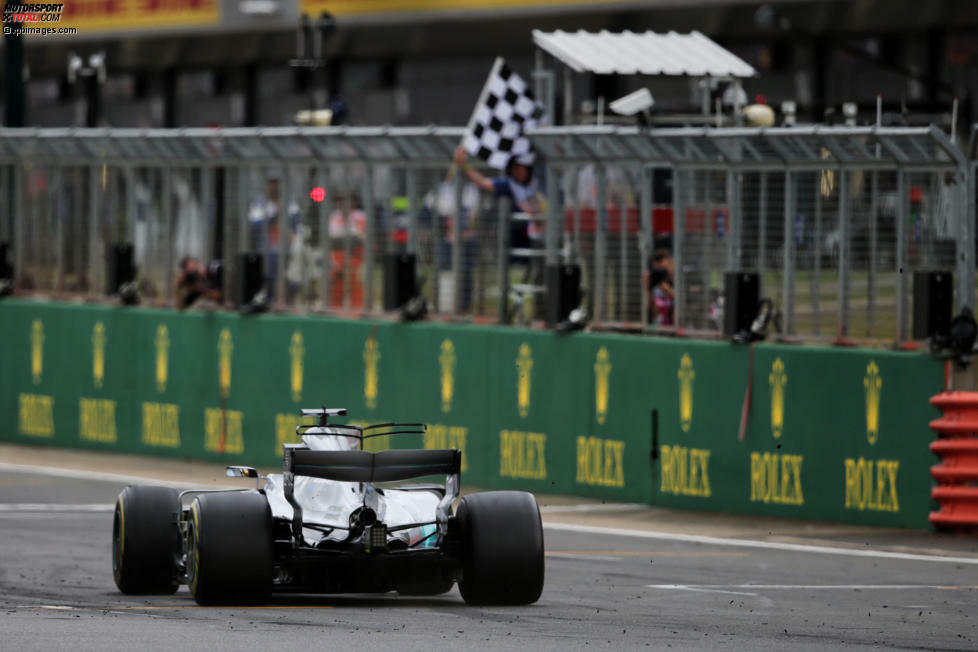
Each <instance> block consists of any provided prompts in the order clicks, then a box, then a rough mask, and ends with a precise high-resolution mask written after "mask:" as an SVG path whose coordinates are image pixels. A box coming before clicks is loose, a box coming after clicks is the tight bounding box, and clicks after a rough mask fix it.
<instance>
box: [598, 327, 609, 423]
mask: <svg viewBox="0 0 978 652" xmlns="http://www.w3.org/2000/svg"><path fill="white" fill-rule="evenodd" d="M609 357H610V356H609V355H608V349H606V348H605V347H603V346H602V347H601V348H600V349H598V355H597V359H596V360H595V362H594V411H595V416H596V417H597V420H598V423H602V424H603V423H604V422H605V419H607V417H608V377H609V376H610V375H611V363H610V362H609Z"/></svg>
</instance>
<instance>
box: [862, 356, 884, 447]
mask: <svg viewBox="0 0 978 652" xmlns="http://www.w3.org/2000/svg"><path fill="white" fill-rule="evenodd" d="M863 388H864V389H865V390H866V439H867V440H869V443H870V444H875V443H876V440H877V438H879V435H880V394H881V393H882V391H881V390H882V389H883V378H882V377H881V376H880V368H879V367H878V366H876V361H875V360H870V361H869V364H868V365H867V366H866V376H865V377H864V378H863Z"/></svg>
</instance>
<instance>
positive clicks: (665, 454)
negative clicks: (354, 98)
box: [0, 300, 943, 528]
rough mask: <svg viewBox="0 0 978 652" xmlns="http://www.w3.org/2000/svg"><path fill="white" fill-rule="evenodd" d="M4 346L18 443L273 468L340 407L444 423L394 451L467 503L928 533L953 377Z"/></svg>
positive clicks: (328, 340)
mask: <svg viewBox="0 0 978 652" xmlns="http://www.w3.org/2000/svg"><path fill="white" fill-rule="evenodd" d="M0 335H2V336H0V410H2V414H4V415H6V419H5V423H4V426H3V428H2V429H0V439H3V440H6V441H10V442H16V443H22V444H37V445H52V446H60V447H78V448H92V449H102V450H112V451H121V452H127V453H140V454H149V455H167V456H174V457H186V458H193V459H204V460H213V461H217V460H220V461H226V462H228V463H246V464H252V465H257V466H261V465H275V464H277V463H279V461H280V460H281V444H282V443H285V442H291V441H295V435H294V429H295V426H296V424H297V423H298V422H299V420H298V417H297V414H298V409H299V408H300V407H317V406H321V405H327V406H330V407H347V408H348V409H349V418H348V420H349V421H354V422H370V423H376V422H381V421H386V420H399V421H423V422H426V423H428V424H429V430H428V433H427V434H426V435H425V436H424V438H423V440H422V438H421V437H420V436H406V437H403V438H400V439H398V441H396V442H393V445H396V446H400V447H419V446H422V445H423V446H426V447H435V448H437V447H458V448H461V449H462V450H463V452H464V455H463V459H464V467H463V482H464V483H465V485H466V486H480V487H487V488H523V489H529V490H535V491H543V492H552V493H565V494H578V495H582V496H591V497H599V498H607V499H611V500H616V501H634V502H643V503H649V504H657V505H663V506H669V507H676V508H681V509H696V510H713V511H724V512H737V513H744V514H763V515H775V516H784V517H797V518H805V519H816V520H829V521H846V522H853V523H865V524H879V525H897V526H906V527H920V528H925V527H927V526H928V522H927V513H928V511H929V510H930V509H931V508H932V505H931V502H930V498H929V493H930V487H931V479H930V474H929V469H930V466H931V465H932V464H933V463H934V459H935V458H934V457H933V456H932V455H931V454H930V452H929V450H928V448H927V446H928V444H929V442H930V441H931V440H932V437H933V435H932V433H931V431H930V430H929V428H928V425H927V424H928V422H929V420H930V419H932V418H934V417H935V416H936V414H937V413H936V411H934V410H933V408H931V407H930V405H929V404H928V399H929V398H930V397H931V396H932V395H934V394H936V393H938V392H939V391H940V390H941V389H942V386H943V368H942V365H941V364H940V363H939V362H937V361H934V360H932V359H931V358H929V357H928V356H925V355H921V354H908V353H895V352H885V351H875V350H874V351H869V350H855V349H828V348H805V347H799V346H784V345H773V344H761V345H757V346H756V347H755V349H754V351H753V361H751V351H750V348H749V347H747V346H737V345H733V344H728V343H721V342H696V341H687V340H680V339H662V338H641V337H634V336H616V335H603V334H602V335H599V334H583V333H578V334H572V335H557V334H554V333H549V332H530V331H524V330H519V329H513V328H497V327H484V326H465V325H461V326H451V325H436V324H419V323H415V324H401V323H389V322H380V323H371V322H367V321H346V320H339V319H330V318H322V317H284V316H272V315H263V316H258V317H241V316H238V315H236V314H233V313H213V314H208V313H202V312H187V313H177V312H174V311H164V310H153V309H142V308H113V307H104V306H84V305H69V304H57V303H41V302H32V301H26V300H4V301H2V302H0ZM749 379H750V380H751V381H752V397H751V401H750V404H749V412H748V422H747V428H746V430H745V432H744V437H743V439H740V438H739V436H738V435H739V426H740V421H741V415H742V409H743V406H744V397H745V391H746V388H747V384H748V380H749ZM379 439H385V438H378V440H372V441H371V446H372V447H374V448H378V447H386V446H387V445H388V444H389V443H390V442H384V441H379ZM121 471H124V469H120V472H121Z"/></svg>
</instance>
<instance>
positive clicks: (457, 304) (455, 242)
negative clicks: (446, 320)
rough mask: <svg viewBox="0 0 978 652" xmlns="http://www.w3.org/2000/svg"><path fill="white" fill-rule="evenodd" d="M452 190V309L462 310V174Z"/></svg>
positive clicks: (456, 311) (458, 175)
mask: <svg viewBox="0 0 978 652" xmlns="http://www.w3.org/2000/svg"><path fill="white" fill-rule="evenodd" d="M453 182H454V183H453V187H452V190H453V191H454V194H455V215H454V216H453V217H452V305H451V311H452V313H454V314H456V315H457V314H458V313H460V312H461V311H462V283H461V280H462V229H463V227H462V219H463V217H464V216H463V213H464V212H465V207H464V206H463V205H462V189H463V188H464V186H463V185H462V175H461V174H456V175H455V178H454V179H453Z"/></svg>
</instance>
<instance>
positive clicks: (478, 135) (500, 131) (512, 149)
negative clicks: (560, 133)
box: [463, 57, 543, 170]
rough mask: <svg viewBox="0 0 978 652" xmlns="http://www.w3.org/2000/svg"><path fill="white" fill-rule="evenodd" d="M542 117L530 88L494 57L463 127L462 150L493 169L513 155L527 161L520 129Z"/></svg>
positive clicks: (527, 149)
mask: <svg viewBox="0 0 978 652" xmlns="http://www.w3.org/2000/svg"><path fill="white" fill-rule="evenodd" d="M542 117H543V107H541V106H540V105H539V104H537V102H536V99H535V98H534V97H533V91H531V90H530V89H529V88H528V87H527V85H526V82H525V81H523V78H522V77H520V76H519V75H517V74H516V73H515V72H513V71H512V70H511V69H510V67H509V66H508V65H506V62H505V61H503V60H502V58H500V57H497V58H496V62H495V63H494V64H493V66H492V70H491V71H490V72H489V79H487V80H486V85H485V87H483V89H482V94H481V95H480V96H479V101H478V102H476V105H475V111H473V112H472V118H471V119H470V120H469V126H468V129H466V131H465V138H464V141H463V145H464V147H465V151H466V152H468V153H469V154H470V155H471V156H478V157H479V158H481V159H482V160H484V161H486V163H488V164H489V167H493V168H496V169H497V170H502V169H503V168H505V167H506V163H508V162H509V159H510V158H512V157H514V156H516V157H519V158H520V159H522V160H523V161H525V162H526V163H527V164H530V163H532V162H533V152H532V151H531V149H530V140H529V139H528V138H527V137H526V136H524V135H523V129H524V128H526V127H535V126H536V125H537V123H538V122H539V121H540V119H541V118H542Z"/></svg>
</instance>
